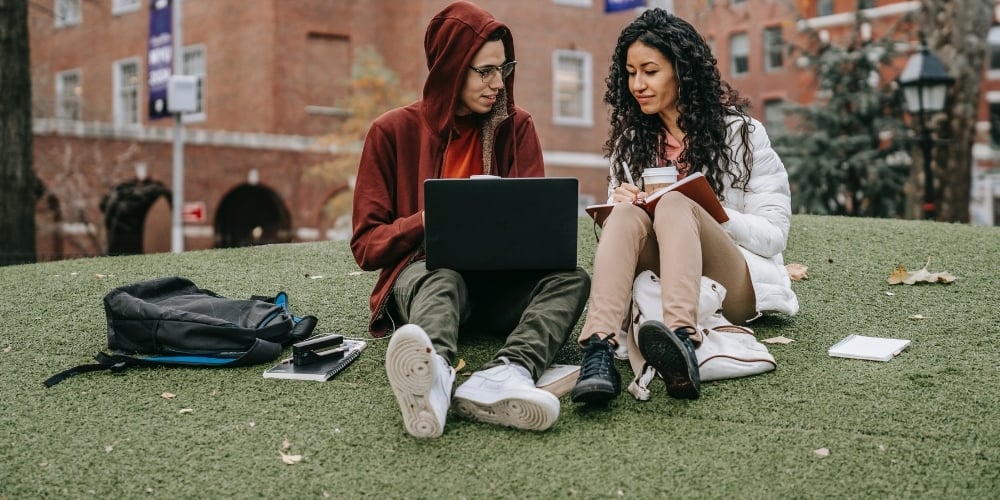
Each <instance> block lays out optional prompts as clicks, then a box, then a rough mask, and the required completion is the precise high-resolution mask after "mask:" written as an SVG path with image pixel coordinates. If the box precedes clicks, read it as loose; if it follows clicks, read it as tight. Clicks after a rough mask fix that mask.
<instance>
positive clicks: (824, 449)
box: [813, 448, 830, 458]
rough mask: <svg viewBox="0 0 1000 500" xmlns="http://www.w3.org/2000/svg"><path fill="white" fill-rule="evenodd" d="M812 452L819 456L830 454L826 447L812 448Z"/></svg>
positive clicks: (824, 456)
mask: <svg viewBox="0 0 1000 500" xmlns="http://www.w3.org/2000/svg"><path fill="white" fill-rule="evenodd" d="M813 454H814V455H816V456H817V457H819V458H826V457H828V456H830V450H829V449H828V448H820V449H818V450H813Z"/></svg>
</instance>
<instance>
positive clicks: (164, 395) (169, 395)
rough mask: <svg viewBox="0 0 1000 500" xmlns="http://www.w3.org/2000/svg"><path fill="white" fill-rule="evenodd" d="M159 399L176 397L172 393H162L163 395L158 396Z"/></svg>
mask: <svg viewBox="0 0 1000 500" xmlns="http://www.w3.org/2000/svg"><path fill="white" fill-rule="evenodd" d="M160 397H161V398H163V399H174V398H176V397H177V395H176V394H174V393H172V392H164V393H163V394H160Z"/></svg>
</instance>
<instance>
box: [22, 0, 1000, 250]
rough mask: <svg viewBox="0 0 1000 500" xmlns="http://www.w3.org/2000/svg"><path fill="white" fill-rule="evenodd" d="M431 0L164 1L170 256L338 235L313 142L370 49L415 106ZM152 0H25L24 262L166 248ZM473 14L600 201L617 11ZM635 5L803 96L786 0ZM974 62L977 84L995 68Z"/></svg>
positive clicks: (338, 144)
mask: <svg viewBox="0 0 1000 500" xmlns="http://www.w3.org/2000/svg"><path fill="white" fill-rule="evenodd" d="M175 1H177V0H175ZM448 1H449V0H294V1H287V0H284V1H283V0H253V1H246V0H183V2H182V4H181V5H182V11H183V17H182V19H183V21H182V28H183V29H182V34H181V38H182V45H183V50H182V51H181V54H179V57H180V58H181V61H183V62H182V67H183V72H184V73H186V74H193V75H198V76H199V77H200V78H201V80H200V82H201V87H200V92H201V98H202V101H201V103H202V107H201V111H200V112H196V113H192V114H188V115H185V116H184V119H183V125H184V126H183V130H184V134H183V137H184V145H185V146H184V171H185V179H184V199H185V201H186V202H188V203H187V205H186V208H187V210H186V213H187V215H188V217H189V219H188V222H186V223H185V226H184V231H183V234H184V248H185V249H202V248H213V247H227V246H239V245H247V244H254V243H262V242H289V241H312V240H321V239H333V238H343V237H345V236H347V235H348V234H349V230H350V229H349V227H350V226H349V220H348V218H349V210H350V200H351V196H352V190H351V182H352V173H353V172H352V170H351V168H350V165H351V159H352V158H355V157H356V154H357V151H358V144H357V143H356V142H349V141H348V142H344V141H335V140H331V139H330V134H331V133H332V132H333V131H336V130H338V128H339V127H342V126H343V125H344V124H345V123H346V122H347V121H349V120H350V116H351V112H350V111H349V107H350V99H351V94H352V87H351V78H350V77H351V70H352V66H353V65H355V64H356V63H358V62H359V58H360V56H359V54H361V53H362V51H364V50H369V51H371V50H374V52H376V53H377V54H378V55H380V56H381V58H382V60H383V61H384V63H383V64H384V66H385V67H386V68H388V69H389V70H391V71H392V72H393V73H394V74H395V75H396V77H398V81H397V82H395V83H394V84H393V85H394V87H396V89H395V90H397V91H398V93H400V94H404V95H410V96H416V95H418V94H419V92H420V89H421V86H422V82H423V78H424V76H425V75H426V68H425V60H424V55H423V34H424V29H425V27H426V25H427V22H428V21H429V19H430V17H431V16H432V15H433V14H434V13H436V12H437V11H439V10H440V9H441V8H443V7H444V6H445V5H446V4H447V3H448ZM166 2H168V0H42V1H37V2H31V3H30V7H29V16H30V18H29V23H30V26H29V29H30V35H31V40H30V43H31V65H32V84H33V89H32V92H33V101H34V102H33V105H34V118H35V171H36V174H37V176H38V177H39V179H40V181H41V185H42V188H41V189H40V191H39V202H38V224H37V232H38V251H39V258H40V259H42V260H47V259H55V258H64V257H73V256H80V255H97V254H104V253H137V252H156V251H167V250H169V248H170V244H169V241H170V208H169V204H168V201H167V200H169V196H170V193H171V186H172V182H173V181H172V172H173V168H172V161H173V160H172V158H173V154H172V145H173V142H174V139H173V138H174V131H175V127H174V120H173V118H170V117H167V118H163V119H156V120H153V119H150V117H149V113H148V107H149V89H148V85H147V77H148V75H147V71H148V63H149V61H148V59H147V50H148V33H149V29H150V10H151V6H153V5H155V4H157V3H166ZM478 3H479V4H480V5H482V6H483V7H485V8H486V9H488V10H490V11H491V12H492V13H493V14H494V15H495V16H497V17H498V18H499V19H502V20H503V21H504V22H505V23H507V24H508V26H510V28H511V30H512V32H513V33H514V38H515V45H516V52H517V54H516V55H517V60H518V65H517V72H516V75H517V76H516V78H517V90H516V98H517V102H518V104H520V105H521V106H522V107H524V108H526V109H527V110H529V111H530V112H531V113H532V115H533V116H534V119H535V122H536V125H537V127H538V131H539V135H540V137H541V141H542V146H543V149H544V153H545V159H546V165H547V169H548V173H549V175H552V176H572V177H577V178H579V179H580V181H581V200H580V202H581V204H587V203H590V202H593V201H594V200H600V199H603V198H604V197H605V195H606V193H605V185H606V175H607V165H606V161H605V160H604V159H603V155H602V152H601V147H602V145H603V142H604V140H605V138H606V137H605V136H606V133H607V124H606V121H607V120H606V109H605V106H604V105H603V102H602V98H603V92H604V78H605V76H606V75H607V66H608V62H609V60H610V54H611V51H612V50H613V47H614V43H615V40H616V38H617V35H618V32H619V31H620V29H621V28H622V27H623V26H624V25H625V24H627V23H628V22H629V21H631V20H632V19H633V17H634V15H635V14H636V11H634V10H629V11H625V12H617V13H605V12H604V2H603V1H601V0H530V1H528V0H524V1H511V0H479V1H478ZM646 3H647V5H650V6H662V7H665V8H667V9H670V10H673V11H675V12H676V13H677V14H678V15H680V16H682V17H684V18H686V19H689V20H691V21H692V23H693V24H695V25H696V26H698V27H699V29H701V30H702V31H703V33H705V35H706V37H707V38H708V39H709V41H710V42H711V43H712V45H713V49H714V50H715V51H716V54H717V56H718V58H719V62H720V69H721V70H722V73H723V77H724V78H726V79H727V80H729V81H731V82H732V83H733V84H734V86H736V87H737V88H738V89H740V90H741V91H742V92H743V93H744V94H746V95H747V96H748V97H750V98H751V100H752V102H753V103H754V108H753V110H752V112H753V113H754V114H755V115H756V116H758V118H760V119H762V120H763V121H765V123H767V124H768V127H769V130H772V129H773V130H774V131H779V130H780V123H781V122H782V119H781V112H780V111H781V104H782V103H785V102H796V103H806V102H810V101H811V100H812V99H813V96H812V95H811V94H810V89H809V87H808V85H805V84H804V83H803V82H805V81H806V75H803V74H802V73H801V72H800V71H798V70H797V69H796V67H795V65H794V62H793V61H790V60H789V58H788V57H787V56H784V55H783V54H784V53H783V52H782V50H781V47H780V46H777V47H775V45H774V44H775V43H778V42H780V40H782V39H792V38H794V36H796V33H797V32H798V26H797V24H796V23H795V19H796V17H795V15H796V13H795V12H790V11H789V7H788V6H789V4H788V3H787V2H777V1H773V0H742V1H739V0H729V1H728V2H727V1H717V0H716V1H711V0H690V1H687V0H685V1H676V0H647V2H646ZM869 3H870V4H871V6H870V7H871V8H870V9H868V10H867V13H868V14H869V15H870V17H872V18H874V19H875V21H873V24H874V27H873V29H874V30H875V31H876V32H877V30H879V29H880V28H879V24H878V23H879V22H880V21H878V20H879V19H885V20H886V22H889V20H890V19H892V18H893V16H897V17H898V16H899V15H901V13H903V12H906V11H908V10H912V9H915V8H916V6H917V2H914V1H901V0H878V1H871V2H869ZM794 4H795V5H798V4H801V6H800V7H802V6H804V8H805V10H806V12H805V15H806V17H807V18H806V19H805V20H804V21H803V22H806V23H809V25H810V26H812V27H813V28H816V29H821V30H822V29H825V30H830V31H832V32H836V30H838V29H845V28H849V26H850V23H851V22H852V20H853V16H852V15H851V13H853V12H854V9H855V8H856V5H857V2H856V0H835V1H806V2H795V3H794ZM838 27H839V28H838ZM994 29H995V30H996V29H997V28H994ZM996 35H997V36H994V35H993V34H992V33H991V40H992V41H993V43H994V44H1000V33H997V34H996ZM998 53H1000V52H998ZM990 61H991V68H993V67H996V70H992V69H991V70H989V71H988V75H989V76H991V77H994V78H996V75H993V72H994V71H1000V58H998V57H996V56H994V57H993V58H991V59H990ZM995 81H996V80H995V79H994V80H987V84H988V85H989V86H990V87H989V89H984V90H985V91H984V102H983V106H982V109H983V114H982V118H983V126H982V127H981V128H982V130H983V138H984V142H983V144H982V145H981V146H982V147H980V146H977V148H979V149H977V151H978V152H979V153H980V154H979V155H978V156H977V157H978V158H982V162H981V165H979V166H977V168H979V169H980V170H981V171H982V172H985V173H984V174H982V175H979V176H978V178H981V179H987V180H986V181H984V182H985V185H986V186H987V188H983V187H982V186H983V185H984V184H983V183H982V182H981V183H980V184H979V185H978V186H979V187H978V188H977V189H981V190H983V189H985V190H983V193H984V194H983V195H982V196H980V197H979V198H977V199H978V200H979V201H982V202H983V204H984V206H986V205H989V207H990V209H989V210H986V212H988V214H987V215H988V216H983V217H977V219H976V221H975V222H978V223H987V224H993V223H994V221H997V220H998V219H1000V217H996V216H995V215H994V213H993V209H992V206H993V204H995V202H994V200H995V199H997V198H998V197H1000V182H998V181H996V180H993V181H989V180H988V179H992V178H993V177H989V175H987V173H989V172H994V171H996V169H994V168H992V165H993V164H994V163H996V160H994V159H993V157H994V156H995V151H996V148H997V147H1000V146H997V145H998V144H1000V134H998V133H992V134H991V133H990V130H991V129H990V127H989V123H990V122H991V121H992V120H994V119H995V118H996V117H997V116H1000V97H997V96H996V95H994V94H997V95H1000V85H996V84H995V83H994V82H995ZM991 102H997V103H998V104H990V103H991ZM991 138H992V141H991ZM345 164H346V165H347V166H346V167H345V166H344V165H345ZM977 172H978V171H977ZM990 175H992V174H990ZM985 198H988V200H987V199H985ZM977 213H979V212H977Z"/></svg>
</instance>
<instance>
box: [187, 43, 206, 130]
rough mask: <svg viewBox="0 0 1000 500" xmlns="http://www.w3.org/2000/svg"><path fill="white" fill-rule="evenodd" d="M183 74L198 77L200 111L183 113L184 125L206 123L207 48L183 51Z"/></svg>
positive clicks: (194, 46) (196, 47) (191, 47)
mask: <svg viewBox="0 0 1000 500" xmlns="http://www.w3.org/2000/svg"><path fill="white" fill-rule="evenodd" d="M181 58H182V59H181V74H182V75H194V76H197V77H198V111H195V112H193V113H183V114H182V115H181V120H182V121H183V122H184V123H195V122H203V121H205V46H204V45H192V46H190V47H184V50H182V51H181Z"/></svg>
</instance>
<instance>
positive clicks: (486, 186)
mask: <svg viewBox="0 0 1000 500" xmlns="http://www.w3.org/2000/svg"><path fill="white" fill-rule="evenodd" d="M579 189H580V187H579V181H578V180H577V179H575V178H566V177H531V178H504V179H501V178H488V179H483V178H477V179H428V180H426V181H424V226H425V227H424V248H425V251H426V253H427V268H428V269H438V268H448V269H454V270H456V271H503V270H510V271H519V270H545V269H551V270H563V269H575V268H576V265H577V264H576V247H577V241H576V237H577V225H578V221H579V219H578V217H579V215H578V210H579V209H578V206H579V203H578V201H577V200H578V197H579Z"/></svg>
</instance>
